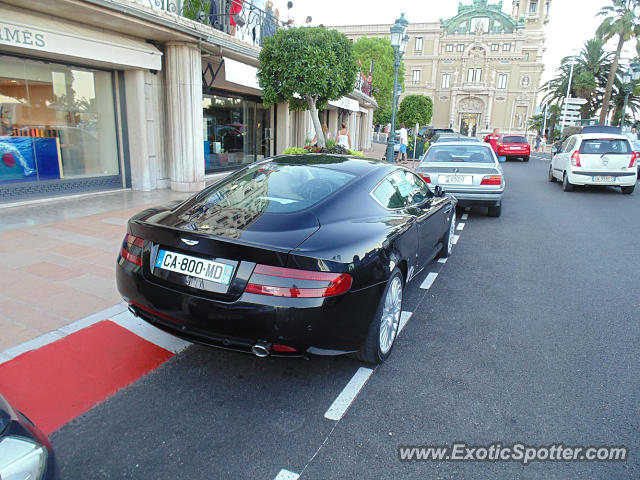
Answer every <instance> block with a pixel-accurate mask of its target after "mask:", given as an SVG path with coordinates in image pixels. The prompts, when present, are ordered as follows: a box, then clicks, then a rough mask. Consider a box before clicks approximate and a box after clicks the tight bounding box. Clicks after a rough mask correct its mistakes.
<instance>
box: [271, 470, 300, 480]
mask: <svg viewBox="0 0 640 480" xmlns="http://www.w3.org/2000/svg"><path fill="white" fill-rule="evenodd" d="M299 477H300V475H299V474H297V473H293V472H291V471H289V470H285V469H282V470H280V473H278V475H276V478H274V479H273V480H298V478H299Z"/></svg>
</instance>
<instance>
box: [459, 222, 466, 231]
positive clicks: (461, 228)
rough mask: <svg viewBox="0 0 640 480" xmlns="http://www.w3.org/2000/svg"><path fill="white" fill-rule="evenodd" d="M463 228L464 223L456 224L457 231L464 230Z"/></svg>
mask: <svg viewBox="0 0 640 480" xmlns="http://www.w3.org/2000/svg"><path fill="white" fill-rule="evenodd" d="M464 226H465V224H464V223H462V222H460V223H459V224H458V227H457V228H458V230H464Z"/></svg>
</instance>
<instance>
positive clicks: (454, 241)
mask: <svg viewBox="0 0 640 480" xmlns="http://www.w3.org/2000/svg"><path fill="white" fill-rule="evenodd" d="M458 240H460V235H454V236H453V244H454V245H456V244H457V243H458Z"/></svg>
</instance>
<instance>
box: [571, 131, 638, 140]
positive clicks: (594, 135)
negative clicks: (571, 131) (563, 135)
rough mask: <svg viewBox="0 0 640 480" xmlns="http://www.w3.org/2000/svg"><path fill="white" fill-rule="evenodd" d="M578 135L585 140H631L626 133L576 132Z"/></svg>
mask: <svg viewBox="0 0 640 480" xmlns="http://www.w3.org/2000/svg"><path fill="white" fill-rule="evenodd" d="M575 136H576V137H580V138H582V139H585V140H590V139H599V138H601V139H607V140H608V139H619V140H629V138H628V137H626V136H625V135H621V134H619V133H608V132H600V133H576V134H575Z"/></svg>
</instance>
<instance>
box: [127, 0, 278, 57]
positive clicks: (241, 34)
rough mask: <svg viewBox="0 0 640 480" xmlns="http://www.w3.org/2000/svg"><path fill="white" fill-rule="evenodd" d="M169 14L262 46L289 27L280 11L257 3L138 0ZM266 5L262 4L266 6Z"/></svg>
mask: <svg viewBox="0 0 640 480" xmlns="http://www.w3.org/2000/svg"><path fill="white" fill-rule="evenodd" d="M138 2H139V3H141V4H145V5H149V6H150V7H152V8H158V9H161V10H165V11H167V12H170V13H175V14H176V15H180V16H183V17H186V18H190V19H191V20H195V21H196V22H199V23H203V24H205V25H209V26H211V27H212V28H215V29H216V30H220V31H221V32H224V33H227V34H229V35H231V36H233V37H236V38H239V39H241V40H243V41H245V42H248V43H251V44H253V45H256V46H261V45H262V43H263V41H264V39H265V38H267V37H270V36H273V35H275V33H276V31H277V30H278V29H279V28H286V27H287V26H288V25H287V24H286V23H284V22H282V21H280V20H279V18H278V16H277V15H276V14H277V13H278V10H277V9H276V10H275V11H274V10H271V9H268V10H266V11H265V10H263V9H262V8H260V7H259V6H258V5H257V4H258V2H256V1H254V0H138ZM264 4H265V2H264V1H263V2H260V5H264Z"/></svg>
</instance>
